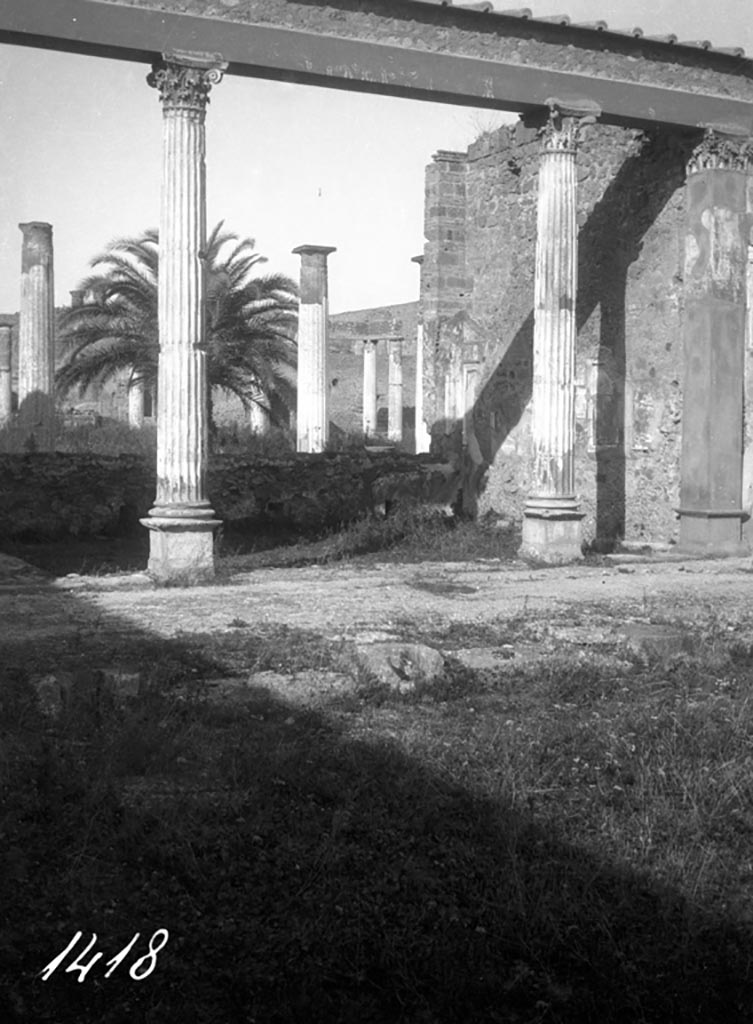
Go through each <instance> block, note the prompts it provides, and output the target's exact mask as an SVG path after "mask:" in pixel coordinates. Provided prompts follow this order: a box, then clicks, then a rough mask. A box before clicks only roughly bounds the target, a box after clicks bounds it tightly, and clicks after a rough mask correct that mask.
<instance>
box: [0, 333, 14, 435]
mask: <svg viewBox="0 0 753 1024" xmlns="http://www.w3.org/2000/svg"><path fill="white" fill-rule="evenodd" d="M10 357H11V328H10V325H9V324H0V427H2V426H3V425H4V424H6V423H7V422H8V420H9V419H10V418H11V414H12V412H13V390H12V387H13V385H12V381H11V358H10Z"/></svg>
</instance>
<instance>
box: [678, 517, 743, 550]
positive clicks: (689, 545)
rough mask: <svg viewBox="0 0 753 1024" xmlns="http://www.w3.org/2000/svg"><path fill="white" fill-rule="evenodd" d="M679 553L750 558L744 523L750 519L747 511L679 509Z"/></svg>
mask: <svg viewBox="0 0 753 1024" xmlns="http://www.w3.org/2000/svg"><path fill="white" fill-rule="evenodd" d="M677 512H678V514H679V516H680V539H679V543H678V545H677V550H678V551H687V552H688V553H689V554H706V555H747V554H750V545H749V544H748V543H747V542H746V541H744V540H743V535H742V524H743V520H744V519H747V518H748V514H747V512H744V511H743V509H688V508H679V509H678V510H677Z"/></svg>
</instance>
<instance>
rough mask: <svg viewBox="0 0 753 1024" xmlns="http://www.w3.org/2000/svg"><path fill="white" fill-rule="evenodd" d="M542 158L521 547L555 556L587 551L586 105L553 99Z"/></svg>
mask: <svg viewBox="0 0 753 1024" xmlns="http://www.w3.org/2000/svg"><path fill="white" fill-rule="evenodd" d="M549 106H550V114H549V117H548V119H547V122H546V124H545V126H544V128H543V129H542V132H541V138H542V150H541V158H540V164H539V181H538V213H537V229H536V266H535V274H534V326H533V393H532V424H531V434H532V467H531V469H532V472H531V476H532V487H531V491H530V493H529V496H528V500H527V501H526V507H525V512H524V518H523V543H522V547H521V554H522V555H524V556H526V557H529V558H535V559H537V560H540V561H543V562H549V563H556V562H567V561H571V560H573V559H577V558H580V557H581V556H582V551H581V521H582V518H583V515H582V513H581V512H580V509H579V504H578V501H577V499H576V495H575V451H574V449H575V335H576V322H575V303H576V298H577V273H578V225H577V219H576V215H577V189H576V150H577V144H578V136H579V134H580V131H581V129H582V127H583V125H584V124H589V123H592V122H593V121H594V120H595V118H594V117H593V116H592V115H590V116H585V117H584V116H583V114H584V111H582V110H575V109H573V108H565V107H564V106H563V105H562V104H560V103H559V102H557V101H555V100H552V101H550V103H549Z"/></svg>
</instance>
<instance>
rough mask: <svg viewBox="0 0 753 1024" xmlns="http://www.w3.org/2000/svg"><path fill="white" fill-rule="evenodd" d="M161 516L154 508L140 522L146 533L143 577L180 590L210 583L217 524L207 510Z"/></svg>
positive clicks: (188, 510) (171, 512)
mask: <svg viewBox="0 0 753 1024" xmlns="http://www.w3.org/2000/svg"><path fill="white" fill-rule="evenodd" d="M165 512H168V510H167V509H162V508H155V509H152V511H151V512H150V513H149V516H148V517H147V518H146V519H142V520H141V524H142V526H145V527H146V528H147V530H149V564H148V565H147V573H148V574H149V575H150V576H151V577H152V578H153V579H154V580H156V581H157V582H159V583H172V584H176V585H183V586H190V585H191V584H193V583H199V582H201V581H203V580H210V579H213V578H214V531H215V529H216V528H217V527H218V526H219V525H220V523H221V521H220V520H219V519H214V518H213V516H214V512H213V510H212V509H210V508H195V509H190V508H186V509H176V510H174V511H173V510H170V512H168V514H160V513H165ZM155 513H156V514H155ZM192 513H193V514H192ZM205 516H206V518H205Z"/></svg>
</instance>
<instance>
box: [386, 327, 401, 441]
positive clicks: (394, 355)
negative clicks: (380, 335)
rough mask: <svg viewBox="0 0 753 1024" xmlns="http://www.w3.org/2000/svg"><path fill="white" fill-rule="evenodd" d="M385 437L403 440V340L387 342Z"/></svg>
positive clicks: (393, 339)
mask: <svg viewBox="0 0 753 1024" xmlns="http://www.w3.org/2000/svg"><path fill="white" fill-rule="evenodd" d="M387 437H388V438H389V440H390V441H394V442H395V443H399V442H400V441H402V439H403V339H402V338H390V339H389V340H388V342H387Z"/></svg>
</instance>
